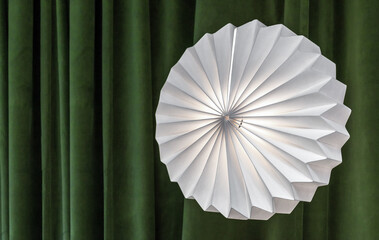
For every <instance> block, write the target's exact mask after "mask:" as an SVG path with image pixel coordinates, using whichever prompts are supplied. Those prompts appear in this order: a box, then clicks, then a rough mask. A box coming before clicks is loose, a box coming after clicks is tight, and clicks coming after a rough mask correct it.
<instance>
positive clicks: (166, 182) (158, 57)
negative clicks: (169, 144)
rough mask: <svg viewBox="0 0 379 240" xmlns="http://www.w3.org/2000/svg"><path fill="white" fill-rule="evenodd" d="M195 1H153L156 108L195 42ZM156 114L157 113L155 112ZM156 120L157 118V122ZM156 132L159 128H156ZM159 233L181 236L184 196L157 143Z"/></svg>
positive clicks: (154, 101) (153, 90) (152, 30)
mask: <svg viewBox="0 0 379 240" xmlns="http://www.w3.org/2000/svg"><path fill="white" fill-rule="evenodd" d="M194 12H195V5H194V1H171V0H165V1H152V2H151V5H150V14H151V15H150V23H151V29H150V32H151V51H152V54H151V56H152V60H151V61H152V66H151V67H152V80H153V81H152V96H153V107H154V108H153V111H154V110H155V108H156V106H157V105H158V100H159V95H160V90H161V88H162V86H163V84H164V82H165V81H166V77H167V75H168V73H169V71H170V69H171V67H172V66H173V65H174V64H175V63H176V62H177V60H178V59H179V57H180V56H181V55H182V54H183V49H186V48H187V47H190V46H191V45H192V37H193V28H194V26H193V20H194ZM152 114H154V112H153V113H152ZM154 123H155V121H154ZM154 132H155V128H154ZM154 147H155V148H154V150H155V151H154V153H155V155H154V175H155V178H154V186H155V234H156V236H155V237H156V238H157V239H180V238H181V235H182V218H183V195H182V193H181V191H180V189H179V186H178V185H177V184H172V183H171V182H170V179H169V178H168V173H167V170H166V166H165V165H164V164H162V163H161V162H160V160H159V150H158V145H157V144H156V143H154Z"/></svg>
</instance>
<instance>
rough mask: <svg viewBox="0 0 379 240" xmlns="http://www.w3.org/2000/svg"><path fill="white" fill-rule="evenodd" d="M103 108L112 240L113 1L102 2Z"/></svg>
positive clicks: (107, 210)
mask: <svg viewBox="0 0 379 240" xmlns="http://www.w3.org/2000/svg"><path fill="white" fill-rule="evenodd" d="M102 4H103V6H102V36H101V39H102V46H101V50H102V108H103V115H102V118H103V126H102V130H103V168H104V169H103V173H104V174H103V178H104V239H109V240H113V239H115V238H114V234H113V229H114V215H115V214H117V212H115V211H114V208H113V202H114V191H113V133H114V128H113V114H114V111H113V91H114V90H113V55H114V47H113V41H114V40H113V34H114V31H113V26H114V22H113V18H114V17H113V11H114V8H113V7H114V6H113V0H103V2H102Z"/></svg>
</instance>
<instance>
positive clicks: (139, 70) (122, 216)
mask: <svg viewBox="0 0 379 240" xmlns="http://www.w3.org/2000/svg"><path fill="white" fill-rule="evenodd" d="M113 4H114V5H113V14H114V19H113V20H114V22H113V23H114V25H113V33H114V35H113V49H114V52H113V66H114V68H113V73H112V74H113V79H112V80H113V83H112V85H113V109H112V113H113V117H114V120H113V129H114V131H113V140H112V141H113V151H112V152H113V153H112V157H113V159H112V161H113V163H112V165H113V166H112V167H113V169H112V173H113V174H112V175H113V186H112V188H113V190H112V192H113V196H112V198H113V207H112V208H113V211H114V213H115V214H114V215H113V219H112V221H113V237H114V238H115V239H122V238H125V236H128V238H130V239H154V235H155V217H154V216H155V209H154V157H153V143H154V138H153V137H154V133H153V116H154V114H153V108H152V97H151V95H152V88H151V59H150V20H149V2H148V1H132V0H127V1H124V0H115V1H114V2H113Z"/></svg>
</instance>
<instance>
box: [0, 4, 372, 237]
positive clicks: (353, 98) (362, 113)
mask: <svg viewBox="0 0 379 240" xmlns="http://www.w3.org/2000/svg"><path fill="white" fill-rule="evenodd" d="M378 10H379V2H378V1H376V0H366V1H359V0H346V1H331V0H320V1H316V0H312V1H310V0H266V1H259V0H230V1H229V0H197V1H195V0H180V1H179V0H177V1H173V0H157V1H154V0H150V1H148V0H103V1H95V0H80V1H79V0H72V1H67V0H39V1H38V0H37V1H30V0H8V1H7V0H1V1H0V181H1V185H0V196H1V207H0V216H1V218H0V222H1V225H0V228H1V237H0V238H1V239H4V240H7V239H45V240H50V239H66V240H67V239H110V240H112V239H115V240H118V239H162V240H177V239H183V240H192V239H219V240H222V239H291V240H296V239H341V240H346V239H379V231H378V229H376V228H377V226H378V223H379V207H378V205H379V204H377V201H378V199H379V191H378V188H379V186H378V183H379V180H378V179H379V178H378V172H379V171H378V170H379V167H378V166H379V164H378V162H377V160H378V156H379V146H378V144H379V127H378V123H379V109H378V104H379V97H378V95H379V94H378V92H379V82H378V77H379V70H378V62H379V44H378V41H379V30H378V22H379V15H378ZM253 19H259V20H260V21H262V22H263V23H265V24H266V25H272V24H276V23H284V24H285V25H286V26H288V27H289V28H290V29H292V30H293V31H294V32H296V33H297V34H302V35H305V36H307V37H309V38H310V39H311V40H312V41H314V42H315V43H316V44H318V45H319V46H320V47H321V49H322V52H323V54H324V55H326V56H327V57H328V58H330V59H331V60H333V61H334V62H336V64H337V78H338V79H339V80H340V81H342V82H344V83H345V84H347V86H348V87H347V96H346V101H345V103H346V104H347V106H349V107H350V108H351V109H352V115H351V118H350V120H349V122H348V125H347V128H348V130H349V132H350V134H351V138H350V140H349V141H348V143H347V144H346V145H345V146H344V148H343V159H344V161H343V163H342V165H340V166H338V167H337V168H336V169H335V170H333V173H332V177H331V182H330V185H329V186H328V187H322V188H320V189H319V190H317V192H316V195H315V197H314V199H313V201H312V202H311V203H300V204H299V205H298V206H297V207H296V209H295V210H294V212H293V213H292V214H290V215H275V216H273V217H272V218H271V219H270V220H268V221H252V220H250V221H238V220H228V219H225V218H224V217H223V216H222V215H221V214H215V213H205V212H203V211H202V210H201V209H200V207H199V206H198V205H197V203H196V202H194V201H193V200H183V196H182V194H181V192H180V190H179V187H178V186H177V184H175V183H171V182H170V181H169V178H168V174H167V171H166V169H165V166H164V165H163V164H162V163H160V161H159V154H158V148H157V144H156V142H155V140H154V131H155V119H154V112H155V109H156V106H157V102H158V98H159V91H160V88H161V87H162V85H163V83H164V82H165V79H166V77H167V75H168V72H169V70H170V68H171V66H173V65H174V64H175V63H176V61H177V60H178V59H179V57H180V56H181V54H182V53H183V52H184V50H185V49H186V48H187V47H190V46H192V45H193V44H194V43H195V42H196V41H197V40H199V39H200V37H201V36H202V35H203V34H205V33H207V32H210V33H212V32H215V31H216V30H218V29H219V28H220V27H222V26H223V25H225V24H227V23H229V22H230V23H232V24H234V25H236V26H239V25H242V24H244V23H246V22H248V21H251V20H253Z"/></svg>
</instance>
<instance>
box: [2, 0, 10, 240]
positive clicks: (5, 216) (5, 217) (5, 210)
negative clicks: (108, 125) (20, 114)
mask: <svg viewBox="0 0 379 240" xmlns="http://www.w3.org/2000/svg"><path fill="white" fill-rule="evenodd" d="M8 164H9V158H8V3H7V1H5V0H3V1H0V181H1V182H0V204H1V205H0V214H1V216H0V221H1V224H0V226H1V234H0V238H1V239H4V240H8V239H9V202H8V199H9V195H8V190H9V188H8V184H9V181H8Z"/></svg>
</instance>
